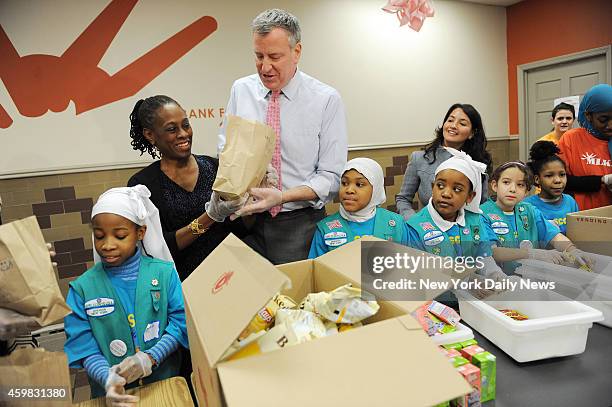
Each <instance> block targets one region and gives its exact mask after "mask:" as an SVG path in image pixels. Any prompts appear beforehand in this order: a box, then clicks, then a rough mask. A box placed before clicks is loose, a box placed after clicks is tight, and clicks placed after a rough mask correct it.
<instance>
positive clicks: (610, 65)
mask: <svg viewBox="0 0 612 407" xmlns="http://www.w3.org/2000/svg"><path fill="white" fill-rule="evenodd" d="M599 55H604V56H605V58H606V83H608V84H612V45H608V46H605V47H599V48H593V49H590V50H586V51H580V52H576V53H573V54H567V55H561V56H558V57H554V58H548V59H542V60H540V61H535V62H530V63H527V64H522V65H518V66H517V67H516V70H517V79H518V82H517V84H518V86H517V89H518V119H519V158H520V159H521V160H522V161H527V157H528V156H529V154H528V152H529V147H530V146H529V145H528V144H527V117H528V113H529V103H528V102H527V74H529V72H530V71H532V70H534V69H536V68H542V67H547V66H552V65H557V64H560V63H564V62H572V61H577V60H580V59H586V58H591V57H594V56H599ZM576 114H578V112H576Z"/></svg>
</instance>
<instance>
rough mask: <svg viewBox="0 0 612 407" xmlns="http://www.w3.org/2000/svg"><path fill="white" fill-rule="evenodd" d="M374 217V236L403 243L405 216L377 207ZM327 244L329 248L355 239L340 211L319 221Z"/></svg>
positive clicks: (319, 227) (334, 247) (331, 248)
mask: <svg viewBox="0 0 612 407" xmlns="http://www.w3.org/2000/svg"><path fill="white" fill-rule="evenodd" d="M375 216H376V218H375V219H374V236H375V237H378V238H381V239H385V240H391V241H394V242H398V243H401V241H402V237H404V236H403V231H404V218H402V216H401V215H399V214H397V213H394V212H391V211H388V210H387V209H384V208H376V215H375ZM317 229H319V232H321V235H322V236H323V240H324V241H325V245H326V246H327V247H328V248H329V250H330V251H331V250H334V249H337V248H338V247H340V246H342V245H344V244H346V243H350V242H352V241H353V240H355V234H354V233H353V231H352V230H351V227H350V226H349V224H348V223H347V222H346V220H345V219H344V218H343V217H342V216H340V213H339V212H336V213H334V214H333V215H330V216H328V217H326V218H325V219H323V220H321V221H319V222H318V223H317Z"/></svg>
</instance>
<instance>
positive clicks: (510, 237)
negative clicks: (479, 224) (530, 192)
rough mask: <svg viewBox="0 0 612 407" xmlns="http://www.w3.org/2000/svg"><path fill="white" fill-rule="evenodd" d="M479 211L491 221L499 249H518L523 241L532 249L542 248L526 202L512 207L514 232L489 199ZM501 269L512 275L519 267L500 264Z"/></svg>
mask: <svg viewBox="0 0 612 407" xmlns="http://www.w3.org/2000/svg"><path fill="white" fill-rule="evenodd" d="M480 209H481V210H482V212H483V213H484V216H485V217H486V218H487V219H489V220H490V221H491V228H492V229H493V232H495V235H496V236H497V240H498V241H499V245H500V246H501V247H509V248H519V247H520V243H521V242H522V241H523V240H528V241H530V242H531V243H532V245H533V248H534V249H539V248H542V247H541V246H543V244H542V242H541V241H540V239H539V237H538V228H537V227H536V224H535V215H534V212H533V206H532V205H531V204H529V203H527V202H519V203H518V204H516V206H515V207H514V221H515V222H516V230H511V228H512V225H509V224H508V223H507V222H506V215H505V214H504V211H502V210H501V208H500V207H499V206H497V204H496V203H495V202H494V201H493V200H491V199H489V200H487V201H486V202H485V203H483V204H482V205H480ZM500 265H501V268H502V269H503V270H504V272H505V273H506V274H509V275H513V274H514V270H515V269H516V268H517V267H518V266H519V263H517V262H516V261H507V262H502V263H501V264H500Z"/></svg>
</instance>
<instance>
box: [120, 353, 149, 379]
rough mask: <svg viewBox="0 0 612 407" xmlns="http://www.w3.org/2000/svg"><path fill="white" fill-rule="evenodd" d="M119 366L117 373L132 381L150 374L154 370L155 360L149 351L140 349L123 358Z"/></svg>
mask: <svg viewBox="0 0 612 407" xmlns="http://www.w3.org/2000/svg"><path fill="white" fill-rule="evenodd" d="M118 367H119V369H118V371H117V373H118V374H119V375H120V376H121V377H123V378H124V379H125V380H126V381H127V382H128V383H132V382H133V381H136V380H138V379H140V378H141V377H147V376H149V375H150V374H151V373H152V372H153V361H152V360H151V358H150V357H149V355H148V354H147V353H144V352H142V351H138V352H136V353H135V354H133V355H132V356H128V357H127V358H125V359H123V360H122V361H121V363H119V365H118Z"/></svg>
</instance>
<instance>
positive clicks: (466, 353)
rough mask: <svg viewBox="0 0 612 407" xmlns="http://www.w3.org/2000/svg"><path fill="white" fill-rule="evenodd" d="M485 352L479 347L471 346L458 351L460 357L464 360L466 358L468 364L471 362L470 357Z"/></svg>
mask: <svg viewBox="0 0 612 407" xmlns="http://www.w3.org/2000/svg"><path fill="white" fill-rule="evenodd" d="M484 351H485V350H484V349H482V348H481V347H480V346H478V345H471V346H468V347H467V348H463V349H461V350H460V352H461V356H463V357H464V358H466V359H467V360H469V361H470V362H471V361H472V357H473V356H474V355H476V354H478V353H482V352H484Z"/></svg>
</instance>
